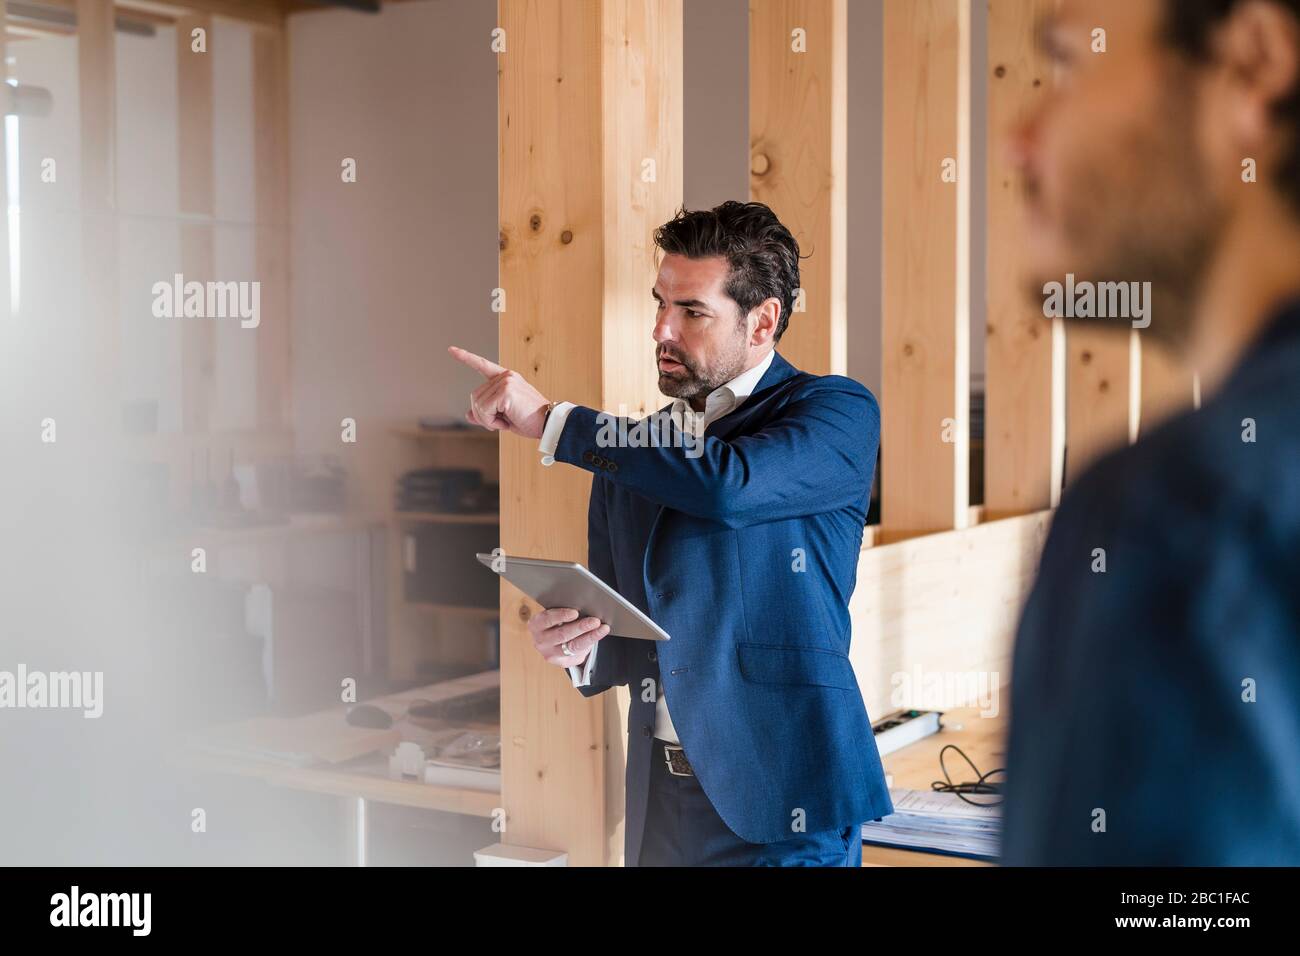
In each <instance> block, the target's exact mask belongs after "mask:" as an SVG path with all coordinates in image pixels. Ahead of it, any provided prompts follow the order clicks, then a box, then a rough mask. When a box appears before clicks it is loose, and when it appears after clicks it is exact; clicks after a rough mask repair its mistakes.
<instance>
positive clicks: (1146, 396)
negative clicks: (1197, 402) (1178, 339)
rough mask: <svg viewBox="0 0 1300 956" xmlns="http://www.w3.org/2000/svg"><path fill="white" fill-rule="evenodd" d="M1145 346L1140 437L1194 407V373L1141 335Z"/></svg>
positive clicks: (1161, 347) (1176, 357) (1146, 336)
mask: <svg viewBox="0 0 1300 956" xmlns="http://www.w3.org/2000/svg"><path fill="white" fill-rule="evenodd" d="M1139 336H1140V339H1141V343H1140V344H1141V347H1142V410H1141V415H1140V421H1139V423H1138V433H1139V435H1146V434H1149V433H1150V432H1151V431H1152V430H1153V429H1155V428H1156V427H1158V426H1159V425H1160V424H1161V423H1162V422H1164V421H1165V420H1166V419H1168V418H1170V417H1172V416H1173V415H1176V414H1178V413H1179V412H1183V411H1186V410H1187V409H1189V408H1191V407H1192V404H1193V399H1194V396H1195V391H1196V387H1195V378H1196V376H1195V374H1194V373H1193V371H1192V369H1191V368H1190V367H1189V366H1188V365H1187V363H1186V362H1185V361H1183V360H1182V359H1181V358H1180V357H1179V356H1177V355H1174V354H1173V353H1172V352H1170V351H1169V350H1168V349H1167V348H1165V347H1164V346H1163V345H1161V344H1160V343H1159V342H1157V341H1156V340H1155V339H1153V338H1151V337H1150V336H1149V335H1142V334H1141V333H1139Z"/></svg>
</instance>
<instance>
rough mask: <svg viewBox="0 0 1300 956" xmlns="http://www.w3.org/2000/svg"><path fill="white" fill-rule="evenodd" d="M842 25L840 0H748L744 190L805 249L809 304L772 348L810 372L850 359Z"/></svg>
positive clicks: (830, 369) (836, 367) (832, 369)
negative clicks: (746, 180)
mask: <svg viewBox="0 0 1300 956" xmlns="http://www.w3.org/2000/svg"><path fill="white" fill-rule="evenodd" d="M796 30H802V31H803V34H802V36H801V38H800V39H801V41H802V42H803V43H804V44H806V47H804V49H805V52H796V50H795V34H794V31H796ZM847 30H848V12H847V0H751V2H750V4H749V139H750V189H749V193H750V198H751V199H753V200H755V201H757V202H762V203H766V204H767V205H769V206H771V207H772V210H773V211H774V212H775V213H776V214H777V216H778V217H780V219H781V221H782V222H783V223H785V225H786V226H787V227H788V228H789V229H790V231H791V232H792V233H794V236H795V238H796V239H797V240H798V241H799V246H800V252H801V253H802V254H803V255H806V256H810V258H807V259H805V260H804V261H803V262H802V263H801V264H800V273H801V274H800V281H801V283H802V286H803V290H804V296H803V306H804V308H805V310H806V311H803V312H795V313H794V314H792V315H791V316H790V325H789V327H788V328H787V330H786V332H785V334H784V335H783V336H782V338H781V343H780V346H779V349H780V352H781V354H782V355H783V356H784V357H785V358H786V359H788V360H789V361H790V362H792V363H793V364H794V365H795V366H796V367H797V368H801V369H803V370H804V371H807V372H812V373H814V374H817V375H828V374H836V375H843V374H845V372H846V369H847V364H848V358H847V356H848V337H847V319H846V315H847V304H846V290H847V253H846V244H847V201H848V193H847V185H846V175H847V170H848V133H847V129H848V40H847Z"/></svg>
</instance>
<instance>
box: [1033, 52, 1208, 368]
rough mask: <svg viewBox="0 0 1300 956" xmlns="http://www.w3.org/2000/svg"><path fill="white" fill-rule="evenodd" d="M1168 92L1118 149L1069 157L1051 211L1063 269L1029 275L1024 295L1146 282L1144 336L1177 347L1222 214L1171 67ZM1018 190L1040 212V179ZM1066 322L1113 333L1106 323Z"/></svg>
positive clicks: (1183, 90) (1187, 89)
mask: <svg viewBox="0 0 1300 956" xmlns="http://www.w3.org/2000/svg"><path fill="white" fill-rule="evenodd" d="M1165 94H1166V95H1165V96H1163V97H1162V98H1161V102H1160V107H1159V109H1158V110H1156V111H1155V113H1156V115H1154V116H1152V117H1151V118H1150V120H1149V122H1147V123H1144V124H1139V125H1137V126H1136V127H1135V128H1132V129H1130V130H1129V131H1128V133H1127V135H1126V136H1124V138H1123V139H1122V140H1121V141H1120V142H1119V143H1118V146H1117V148H1116V149H1114V150H1111V151H1110V152H1105V151H1102V150H1097V149H1087V150H1084V149H1080V150H1076V151H1074V152H1072V153H1071V154H1070V160H1069V163H1070V165H1069V166H1068V168H1067V169H1066V171H1065V173H1066V174H1065V175H1064V176H1063V177H1062V182H1063V183H1066V184H1067V186H1066V188H1065V189H1063V190H1062V195H1061V197H1060V198H1059V200H1058V201H1057V203H1056V204H1055V207H1056V208H1054V209H1050V212H1051V213H1052V218H1053V219H1054V220H1055V222H1056V224H1057V228H1058V229H1059V230H1060V234H1061V236H1062V237H1063V239H1064V242H1063V246H1064V248H1065V249H1067V250H1068V251H1069V252H1068V258H1069V260H1070V267H1069V268H1067V269H1065V270H1063V274H1061V275H1045V274H1037V275H1030V276H1027V277H1026V286H1027V289H1026V291H1027V292H1028V294H1029V296H1030V297H1031V299H1032V300H1033V301H1035V302H1038V303H1041V302H1042V301H1043V298H1044V286H1045V285H1046V284H1047V283H1049V282H1063V281H1064V280H1065V275H1064V272H1070V273H1073V274H1074V276H1075V280H1076V282H1081V281H1088V282H1092V283H1096V284H1098V285H1100V284H1101V283H1110V282H1150V283H1151V287H1150V288H1151V300H1150V302H1149V303H1148V307H1149V308H1150V310H1151V311H1150V316H1151V325H1150V326H1149V327H1148V328H1146V329H1144V330H1143V332H1142V334H1143V335H1149V336H1151V337H1152V338H1153V339H1156V340H1158V341H1160V342H1161V343H1162V344H1164V345H1166V346H1169V347H1171V348H1173V349H1180V348H1182V347H1183V346H1184V345H1185V344H1186V342H1187V341H1188V339H1189V337H1190V334H1191V330H1192V326H1193V324H1194V316H1195V302H1196V300H1197V298H1198V297H1199V295H1200V290H1201V282H1202V280H1203V279H1204V277H1205V275H1206V273H1207V272H1208V267H1209V263H1210V261H1211V259H1212V258H1213V253H1214V248H1215V243H1216V241H1217V238H1218V236H1219V234H1220V233H1221V231H1222V228H1223V223H1224V219H1225V214H1224V212H1223V209H1222V205H1221V204H1220V203H1219V202H1217V201H1216V200H1215V199H1214V198H1213V190H1212V189H1211V188H1210V177H1209V174H1208V172H1207V170H1206V165H1205V163H1204V160H1203V158H1202V156H1201V153H1200V150H1199V148H1198V145H1197V141H1196V125H1195V102H1196V95H1195V93H1194V92H1193V85H1192V81H1191V79H1190V78H1188V77H1186V76H1183V75H1180V74H1179V71H1178V70H1177V69H1173V68H1171V75H1170V78H1169V81H1168V83H1167V84H1166V87H1165ZM1024 190H1025V198H1026V201H1027V202H1028V203H1029V204H1030V205H1031V206H1037V207H1039V208H1042V207H1043V202H1044V195H1043V192H1042V189H1041V187H1040V184H1039V183H1038V182H1037V181H1035V180H1034V179H1033V178H1032V177H1027V178H1026V180H1025V182H1024ZM1049 208H1050V207H1049ZM1069 321H1072V322H1077V323H1080V324H1084V323H1090V324H1098V325H1103V324H1104V325H1109V326H1111V327H1117V326H1116V323H1115V321H1114V319H1113V318H1111V319H1071V320H1069ZM1124 327H1125V328H1127V325H1125V326H1124Z"/></svg>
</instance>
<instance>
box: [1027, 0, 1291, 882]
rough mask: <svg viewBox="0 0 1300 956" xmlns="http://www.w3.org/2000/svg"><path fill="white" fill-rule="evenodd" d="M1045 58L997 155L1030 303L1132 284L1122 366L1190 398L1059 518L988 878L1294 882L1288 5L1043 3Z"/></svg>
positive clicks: (1099, 473) (1096, 475) (1169, 0)
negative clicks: (1009, 193)
mask: <svg viewBox="0 0 1300 956" xmlns="http://www.w3.org/2000/svg"><path fill="white" fill-rule="evenodd" d="M1098 29H1104V30H1105V31H1107V33H1108V34H1109V37H1110V50H1109V52H1108V53H1106V54H1105V55H1104V56H1102V55H1097V51H1096V47H1095V44H1096V42H1097V33H1096V31H1097V30H1098ZM1042 39H1043V41H1044V44H1045V47H1046V50H1047V52H1048V53H1049V54H1050V56H1051V59H1052V60H1053V61H1055V65H1056V70H1055V74H1056V76H1057V77H1058V78H1059V83H1058V84H1057V85H1056V89H1054V90H1053V92H1051V93H1050V94H1048V95H1046V96H1045V97H1044V99H1043V100H1042V101H1041V103H1040V104H1039V106H1038V108H1037V109H1036V110H1035V111H1034V112H1033V113H1032V114H1031V115H1029V116H1028V117H1027V118H1026V120H1025V122H1024V124H1023V127H1022V128H1021V129H1020V130H1019V131H1018V134H1017V135H1016V137H1015V138H1014V141H1013V144H1014V147H1015V148H1014V154H1015V155H1016V157H1017V159H1018V161H1019V164H1020V166H1021V169H1022V172H1023V175H1024V180H1025V184H1026V186H1027V193H1028V201H1029V207H1030V214H1031V215H1030V232H1029V234H1028V235H1027V236H1026V241H1025V243H1024V245H1023V254H1024V257H1025V260H1026V261H1028V263H1029V264H1030V266H1031V268H1032V271H1033V273H1034V281H1033V282H1032V283H1031V285H1033V286H1034V287H1035V289H1036V290H1037V289H1043V287H1044V284H1045V283H1048V282H1058V283H1059V282H1060V281H1061V280H1062V279H1063V278H1064V277H1065V275H1066V273H1073V274H1075V275H1076V282H1079V281H1085V282H1086V281H1097V280H1103V281H1105V280H1112V281H1113V280H1137V281H1144V282H1149V283H1151V291H1152V297H1153V298H1152V302H1153V308H1152V310H1151V311H1150V312H1149V314H1148V319H1149V325H1147V326H1146V327H1145V328H1143V330H1142V331H1141V332H1140V333H1139V334H1140V335H1141V337H1142V347H1143V349H1144V350H1145V349H1148V348H1154V347H1156V346H1157V343H1161V342H1163V343H1164V344H1165V345H1167V346H1170V347H1172V348H1174V349H1177V350H1180V351H1182V352H1183V353H1184V354H1185V355H1187V356H1188V357H1189V358H1190V364H1191V365H1192V367H1194V368H1196V369H1197V370H1198V371H1199V373H1200V376H1201V389H1202V395H1203V397H1204V402H1203V404H1202V407H1201V408H1200V410H1199V411H1195V412H1188V413H1186V414H1181V415H1178V416H1177V417H1175V418H1174V419H1172V420H1171V421H1169V422H1167V423H1165V424H1164V425H1163V426H1162V427H1157V428H1154V429H1151V430H1150V431H1149V433H1148V434H1144V437H1143V438H1142V440H1141V441H1139V442H1138V443H1137V444H1136V445H1135V446H1133V447H1130V448H1125V449H1123V450H1121V451H1118V452H1116V453H1114V454H1111V455H1109V456H1108V457H1106V458H1105V459H1103V460H1102V461H1101V462H1100V463H1098V464H1096V465H1095V466H1094V467H1093V468H1092V469H1091V470H1090V471H1088V472H1087V473H1086V474H1085V475H1083V476H1082V477H1081V478H1080V479H1078V480H1077V481H1076V482H1075V483H1074V485H1073V487H1071V488H1070V489H1069V490H1068V491H1067V493H1066V495H1065V499H1064V501H1063V502H1062V504H1061V508H1060V510H1059V512H1058V513H1057V515H1056V518H1055V520H1054V522H1053V527H1052V531H1051V535H1050V537H1049V539H1048V542H1047V545H1046V549H1045V551H1044V554H1043V560H1042V567H1041V570H1040V573H1039V578H1038V582H1037V584H1036V585H1035V587H1034V590H1033V592H1032V595H1031V597H1030V599H1029V602H1028V606H1027V607H1026V609H1025V612H1024V617H1023V620H1022V623H1021V626H1020V633H1019V636H1018V639H1017V642H1016V650H1015V659H1014V662H1013V668H1012V672H1013V675H1012V682H1011V687H1012V701H1011V739H1010V746H1009V752H1008V758H1007V764H1006V767H1007V775H1006V776H1007V797H1006V806H1005V833H1004V842H1003V854H1004V860H1005V862H1007V863H1011V864H1022V865H1023V864H1029V865H1045V864H1046V865H1061V864H1066V865H1095V864H1100V865H1237V864H1289V865H1292V866H1295V865H1297V864H1300V0H1064V2H1063V3H1062V4H1061V5H1060V10H1059V13H1058V14H1056V15H1055V16H1054V17H1053V18H1052V19H1051V20H1050V21H1049V22H1048V23H1046V24H1045V25H1044V29H1043V30H1042ZM1044 291H1045V290H1044ZM1146 321H1147V319H1144V320H1143V323H1145V322H1146ZM1114 324H1116V325H1117V326H1118V327H1117V328H1116V334H1117V335H1118V336H1120V339H1121V341H1123V340H1126V339H1127V337H1128V336H1129V334H1130V331H1129V326H1130V324H1131V323H1128V322H1122V323H1114ZM1141 325H1142V323H1139V327H1141ZM1189 390H1190V389H1189ZM1144 431H1147V430H1146V429H1144Z"/></svg>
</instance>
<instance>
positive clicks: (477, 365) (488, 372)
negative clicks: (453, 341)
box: [447, 345, 505, 378]
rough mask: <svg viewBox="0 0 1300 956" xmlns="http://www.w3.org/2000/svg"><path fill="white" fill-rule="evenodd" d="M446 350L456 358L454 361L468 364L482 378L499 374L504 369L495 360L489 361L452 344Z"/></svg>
mask: <svg viewBox="0 0 1300 956" xmlns="http://www.w3.org/2000/svg"><path fill="white" fill-rule="evenodd" d="M447 351H448V352H450V353H451V357H452V358H454V359H456V361H458V362H462V363H464V364H465V365H468V366H469V367H470V368H472V369H473V370H474V371H476V372H478V373H479V374H480V375H482V376H483V377H484V378H492V377H493V376H494V375H500V374H501V373H502V372H504V371H505V369H504V368H503V367H501V366H500V365H498V364H497V363H496V362H492V361H489V360H488V359H485V358H484V357H483V356H481V355H475V354H474V353H473V352H468V351H466V350H465V349H462V348H457V347H456V346H454V345H453V346H450V347H449V348H448V349H447Z"/></svg>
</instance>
